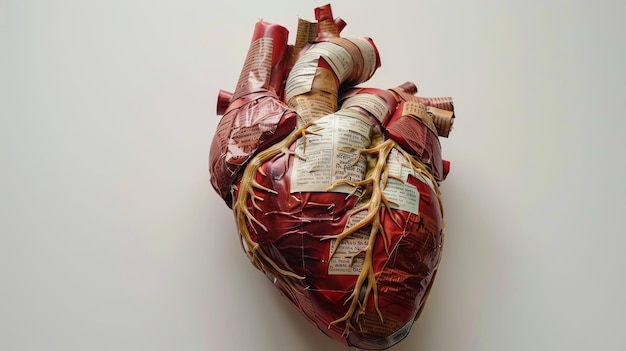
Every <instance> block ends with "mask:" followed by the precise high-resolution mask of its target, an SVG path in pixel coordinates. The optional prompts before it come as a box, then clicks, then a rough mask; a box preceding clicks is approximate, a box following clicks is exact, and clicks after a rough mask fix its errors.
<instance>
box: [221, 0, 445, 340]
mask: <svg viewBox="0 0 626 351" xmlns="http://www.w3.org/2000/svg"><path fill="white" fill-rule="evenodd" d="M315 16H316V22H309V21H305V20H299V29H298V37H297V39H296V43H295V45H287V44H286V43H287V39H288V38H287V37H288V32H287V30H286V29H285V28H284V27H281V26H278V25H272V24H269V23H267V22H263V21H261V22H259V23H257V26H256V28H255V31H254V34H253V38H252V42H251V45H250V49H249V52H248V56H247V58H246V61H245V64H244V67H243V69H242V73H241V75H240V78H239V81H238V83H237V86H236V89H235V92H234V93H232V94H231V93H229V92H226V91H221V92H220V94H219V97H218V107H217V110H218V114H223V117H222V119H221V120H220V123H219V125H218V128H217V131H216V134H215V136H214V138H213V143H212V145H211V151H210V155H209V170H210V174H211V184H212V185H213V187H214V188H215V190H216V191H217V193H218V194H219V195H220V196H221V197H222V198H223V199H224V201H225V202H226V204H227V205H228V206H229V207H232V209H233V213H234V216H235V220H236V222H237V226H238V228H239V235H240V239H241V242H242V246H243V249H244V251H245V252H246V254H247V255H248V256H249V258H250V260H251V263H252V264H253V265H254V266H255V267H256V268H258V269H259V270H261V271H262V272H263V273H264V274H266V275H267V277H268V278H269V279H270V280H271V281H272V282H273V283H274V284H275V285H276V287H277V288H278V289H279V291H280V292H281V293H282V294H283V295H284V296H285V297H286V298H287V299H288V300H289V301H290V302H291V303H292V305H293V306H294V307H295V308H296V309H297V310H298V311H299V312H300V313H301V314H302V315H303V316H304V317H305V318H306V319H308V320H309V321H310V322H311V323H312V324H313V325H315V326H317V327H318V328H319V330H321V331H322V332H323V333H325V334H326V335H328V336H329V337H331V338H333V339H335V340H337V341H339V342H341V343H343V344H345V345H346V346H353V347H357V348H360V349H372V350H381V349H386V348H389V347H391V346H393V345H395V344H396V343H398V342H399V341H400V340H402V339H404V338H405V337H406V335H407V334H408V333H409V330H410V329H411V327H412V325H413V322H414V321H415V319H416V318H417V317H418V316H419V314H420V313H421V311H422V309H423V308H424V303H425V301H426V298H427V296H428V293H429V291H430V289H431V287H432V284H433V282H434V278H435V275H436V272H437V267H438V264H439V262H440V259H441V249H442V244H443V236H444V222H443V206H442V203H441V195H440V192H439V182H440V181H442V180H443V179H445V177H446V175H447V173H448V171H449V162H447V161H444V160H443V159H442V157H441V145H440V143H439V137H440V136H442V137H447V136H448V134H449V132H450V130H451V126H452V123H453V121H454V110H453V104H452V99H450V98H424V97H418V96H415V94H416V93H417V88H416V86H415V84H413V83H411V82H407V83H404V84H402V85H400V86H398V87H396V88H392V89H380V88H371V87H355V85H358V84H361V83H363V82H366V81H367V80H368V79H369V78H371V77H372V75H373V74H374V73H375V71H376V69H377V68H378V67H380V55H379V53H378V49H377V48H376V46H375V45H374V42H373V40H372V39H370V38H343V37H341V36H340V32H341V30H342V29H343V27H344V26H345V25H346V23H345V22H344V21H343V20H341V19H338V18H334V17H333V14H332V11H331V8H330V5H325V6H321V7H318V8H316V9H315Z"/></svg>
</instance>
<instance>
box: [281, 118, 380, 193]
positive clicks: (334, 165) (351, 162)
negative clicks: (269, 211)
mask: <svg viewBox="0 0 626 351" xmlns="http://www.w3.org/2000/svg"><path fill="white" fill-rule="evenodd" d="M372 128H373V124H372V122H371V121H370V120H369V119H368V118H366V117H364V116H363V115H361V114H359V113H357V112H354V111H350V110H340V111H337V112H336V113H334V114H330V115H327V116H324V117H322V118H320V119H318V120H317V121H315V123H314V124H313V125H312V126H311V127H309V128H308V129H309V130H310V131H312V133H310V134H306V135H305V136H304V137H302V138H300V139H298V141H297V144H296V154H297V155H299V156H300V157H296V158H295V161H294V164H293V170H292V174H291V192H292V193H294V192H301V191H307V192H311V191H320V192H325V191H328V190H329V189H328V188H329V187H330V186H331V184H333V183H335V182H336V181H338V180H348V181H352V182H358V181H361V180H363V179H364V178H365V171H366V162H365V157H364V156H360V157H359V159H358V160H356V157H357V152H356V150H355V149H354V148H360V149H365V148H367V147H368V146H369V144H370V143H371V140H370V135H371V133H372ZM344 147H350V148H349V149H344ZM355 160H356V163H355ZM330 191H333V192H343V193H352V192H353V191H354V188H353V187H351V186H349V185H340V186H337V187H334V188H333V189H332V190H330Z"/></svg>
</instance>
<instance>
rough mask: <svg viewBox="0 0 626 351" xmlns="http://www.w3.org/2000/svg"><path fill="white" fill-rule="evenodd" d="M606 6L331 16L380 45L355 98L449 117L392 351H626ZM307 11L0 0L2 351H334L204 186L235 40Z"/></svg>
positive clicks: (354, 11)
mask: <svg viewBox="0 0 626 351" xmlns="http://www.w3.org/2000/svg"><path fill="white" fill-rule="evenodd" d="M620 3H621V2H619V1H595V2H591V1H588V2H585V1H560V2H559V1H537V0H535V1H528V0H526V1H516V2H512V1H511V2H505V1H485V0H483V1H466V0H458V1H452V0H450V1H442V0H437V1H391V0H385V1H363V0H359V1H352V2H350V3H348V2H347V1H337V2H335V3H333V4H332V5H333V11H334V14H335V15H336V16H338V17H342V18H344V19H345V20H346V22H348V26H347V27H346V29H345V30H344V32H343V34H344V35H346V36H370V37H372V38H373V39H374V41H375V42H376V44H377V45H378V48H379V50H380V52H381V57H382V67H381V68H380V69H379V71H378V72H377V74H376V76H375V77H374V78H373V79H372V80H371V82H369V83H368V84H367V85H369V86H376V87H381V88H387V87H391V86H395V85H397V84H399V83H402V82H404V81H407V80H410V81H414V82H416V83H417V85H418V87H419V88H420V95H422V96H453V97H454V99H455V106H456V112H457V119H456V124H455V128H454V130H453V132H452V134H451V137H450V139H449V140H443V141H442V146H443V151H444V158H446V159H448V160H450V161H451V162H452V170H451V173H450V176H449V177H448V179H447V180H446V181H445V182H444V183H442V191H443V197H444V203H445V205H446V207H445V209H446V220H447V236H446V241H445V248H444V257H443V261H442V263H441V266H440V273H439V274H438V280H437V281H436V283H435V286H434V289H433V291H432V294H431V298H430V300H429V301H428V304H427V307H426V309H425V312H424V314H423V315H422V317H421V318H420V319H419V320H418V322H417V323H416V324H415V325H414V327H413V330H412V331H411V333H410V335H409V337H408V338H407V339H406V340H405V341H403V342H401V343H400V344H399V345H398V346H396V347H394V349H393V350H394V351H403V350H404V351H406V350H429V351H432V350H447V351H450V350H498V351H501V350H507V351H509V350H623V349H624V348H626V333H625V332H624V330H623V327H624V320H623V318H624V315H626V299H625V296H626V284H625V282H624V278H625V274H624V268H626V255H625V254H624V250H625V248H626V239H625V238H624V226H623V224H624V221H625V218H624V217H625V216H626V214H625V213H624V209H625V205H624V201H625V200H626V167H625V166H624V160H623V152H624V147H625V146H626V145H625V142H624V137H626V135H625V133H624V132H625V131H626V122H625V121H626V118H625V116H626V103H625V101H624V92H625V86H626V77H625V70H624V64H625V63H626V53H625V39H624V34H626V26H625V25H624V21H623V17H622V13H623V9H622V8H621V7H623V6H620ZM323 4H325V3H314V2H310V1H308V2H304V1H302V2H297V1H277V0H276V1H264V2H262V1H250V2H249V4H245V3H243V2H241V1H223V2H221V4H220V5H219V7H218V5H216V2H215V1H210V0H203V1H194V0H186V1H185V0H180V1H167V0H151V1H148V0H145V1H139V0H132V1H130V0H124V1H122V0H120V1H77V0H65V1H63V0H59V1H43V0H40V1H29V0H19V1H18V0H0V43H1V46H0V65H1V66H0V67H1V71H0V72H1V75H0V89H1V90H0V167H1V172H0V206H1V211H0V350H6V351H13V350H46V351H50V350H150V351H155V350H304V351H317V350H330V351H340V350H344V349H345V348H344V347H343V346H341V345H340V344H339V343H337V342H335V341H333V340H331V339H329V338H327V337H326V336H324V335H323V334H321V333H320V332H318V331H317V329H315V328H314V327H312V326H310V325H309V324H308V323H307V322H305V321H304V319H303V318H301V317H300V315H299V314H297V313H296V312H295V311H294V310H293V309H292V308H291V307H290V306H289V305H288V303H287V302H286V300H283V298H282V297H280V296H279V294H278V292H277V291H276V290H275V289H274V288H273V287H272V285H271V284H270V282H269V281H267V280H266V279H265V278H264V277H263V276H262V275H261V274H260V273H259V272H258V271H256V270H255V269H254V268H253V267H252V266H251V265H250V264H249V262H248V261H247V258H246V257H245V255H244V253H243V252H242V251H241V248H240V247H239V242H238V239H237V234H236V229H235V226H234V220H233V218H232V215H231V213H230V211H229V209H228V208H227V207H226V206H225V205H224V204H223V203H222V202H221V200H220V198H219V197H218V196H217V195H216V193H215V192H214V191H213V189H212V188H211V187H210V185H209V182H208V173H207V159H208V150H209V145H210V141H211V139H212V137H213V133H214V130H215V127H216V125H217V123H218V117H217V116H216V115H215V103H216V96H217V92H218V90H219V89H226V90H232V89H233V88H234V85H235V83H236V80H237V78H238V76H239V71H240V69H241V66H242V64H243V60H244V58H245V55H246V52H247V48H248V44H249V41H250V38H251V36H252V30H253V28H254V25H255V23H256V21H257V20H258V19H259V18H262V19H264V20H266V21H269V22H273V23H279V24H283V25H284V26H286V27H287V28H288V29H290V31H291V33H292V34H293V33H294V32H295V25H296V22H297V18H298V16H300V17H303V18H307V19H313V8H314V7H316V6H319V5H323ZM292 40H293V35H292V36H291V39H290V41H291V42H292Z"/></svg>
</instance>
